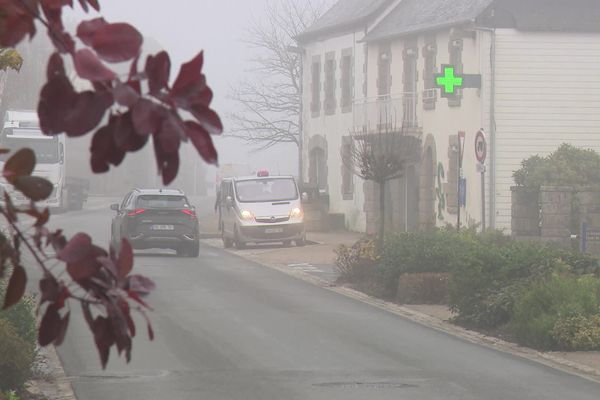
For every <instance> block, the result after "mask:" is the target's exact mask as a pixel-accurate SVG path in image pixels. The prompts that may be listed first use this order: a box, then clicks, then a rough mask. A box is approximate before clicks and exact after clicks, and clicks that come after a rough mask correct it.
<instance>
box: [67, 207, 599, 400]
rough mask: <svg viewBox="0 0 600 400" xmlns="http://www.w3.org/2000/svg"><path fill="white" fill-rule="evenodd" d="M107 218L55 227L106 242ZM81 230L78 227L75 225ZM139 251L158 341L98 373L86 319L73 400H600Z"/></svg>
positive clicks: (215, 271) (221, 261) (481, 351)
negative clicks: (149, 282) (151, 289)
mask: <svg viewBox="0 0 600 400" xmlns="http://www.w3.org/2000/svg"><path fill="white" fill-rule="evenodd" d="M110 218H111V212H110V211H109V210H108V209H102V210H96V211H89V212H87V213H75V214H67V215H64V216H61V217H59V218H58V219H57V220H56V222H55V224H56V225H60V226H63V227H65V228H66V230H67V232H68V233H69V234H71V233H73V232H74V231H75V229H84V230H86V231H88V232H90V233H93V236H94V240H95V241H96V242H98V243H101V244H102V245H106V244H107V243H108V233H109V226H110ZM82 221H85V223H84V226H82ZM200 252H201V255H200V257H199V258H198V259H191V258H177V257H174V256H172V255H169V254H165V252H154V253H153V252H151V251H150V252H143V253H138V254H137V257H136V262H135V272H136V273H141V274H145V275H147V276H149V277H151V278H152V279H154V280H155V282H156V284H157V286H158V289H157V290H156V292H155V293H154V294H153V295H152V296H151V297H150V298H149V302H150V303H151V305H152V306H153V307H154V308H155V311H154V312H153V313H151V319H152V322H153V325H154V330H155V333H156V338H155V341H154V342H149V341H148V339H147V335H146V330H145V327H144V325H143V320H141V319H138V320H137V322H138V335H137V336H136V338H135V339H134V345H133V360H132V362H131V363H130V364H129V365H126V364H125V363H124V361H123V360H121V359H117V358H116V355H115V354H114V352H113V353H112V354H111V361H110V362H109V366H108V368H107V370H106V371H102V370H101V368H100V363H99V359H98V355H97V352H96V349H95V347H94V346H93V340H92V337H91V334H90V333H89V331H88V329H87V327H86V326H85V323H84V321H83V319H82V318H81V315H75V316H73V317H72V318H71V326H70V330H69V332H68V335H67V338H66V340H65V343H64V344H63V346H62V347H61V348H59V354H60V356H61V358H62V360H63V362H64V365H65V370H66V372H67V374H68V375H69V376H70V377H71V378H72V380H73V387H74V389H75V392H76V394H77V396H78V398H79V399H80V400H96V399H98V400H99V399H102V400H104V399H128V400H138V399H144V400H147V399H194V400H196V399H210V400H213V399H228V400H236V399H244V400H250V399H252V400H254V399H255V400H283V399H286V400H287V399H289V400H292V399H322V400H335V399H344V400H349V399H357V400H358V399H361V400H363V399H423V400H425V399H426V400H434V399H461V400H469V399H473V400H474V399H478V400H481V399H503V400H504V399H556V400H559V399H560V400H564V399H571V400H573V399H589V400H592V399H594V400H595V399H598V395H599V394H600V385H598V384H595V383H592V382H589V381H586V380H584V379H582V378H579V377H575V376H570V375H568V374H565V373H562V372H559V371H555V370H553V369H550V368H547V367H544V366H541V365H538V364H535V363H532V362H528V361H525V360H522V359H519V358H516V357H513V356H510V355H507V354H504V353H500V352H496V351H494V350H490V349H487V348H483V347H480V346H477V345H473V344H470V343H467V342H464V341H462V340H460V339H457V338H455V337H451V336H448V335H446V334H443V333H440V332H437V331H434V330H431V329H428V328H425V327H422V326H419V325H417V324H415V323H412V322H410V321H407V320H404V319H402V318H400V317H398V316H396V315H393V314H390V313H387V312H385V311H382V310H380V309H377V308H374V307H371V306H369V305H366V304H363V303H361V302H358V301H355V300H352V299H349V298H346V297H343V296H341V295H338V294H335V293H332V292H329V291H327V290H325V289H322V288H318V287H315V286H312V285H310V284H307V283H305V282H302V281H299V280H296V279H294V278H291V277H289V276H287V275H284V274H282V273H280V272H277V271H274V270H271V269H268V268H265V267H262V266H260V265H256V264H253V263H251V262H248V261H245V260H243V259H241V258H238V257H236V256H235V255H231V254H228V253H225V252H223V251H221V250H219V249H215V248H208V247H202V248H201V250H200Z"/></svg>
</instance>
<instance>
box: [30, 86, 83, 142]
mask: <svg viewBox="0 0 600 400" xmlns="http://www.w3.org/2000/svg"><path fill="white" fill-rule="evenodd" d="M76 101H77V93H75V90H74V89H73V85H71V82H70V81H69V79H68V78H67V77H66V76H64V75H57V76H55V77H54V78H52V79H50V80H49V81H48V82H47V83H46V84H45V85H44V87H43V88H42V92H41V93H40V102H39V104H38V116H39V119H40V127H41V128H42V131H43V132H44V133H45V134H47V135H56V134H59V133H62V132H64V130H65V120H66V119H67V117H68V115H69V114H70V113H71V111H72V109H73V107H75V102H76Z"/></svg>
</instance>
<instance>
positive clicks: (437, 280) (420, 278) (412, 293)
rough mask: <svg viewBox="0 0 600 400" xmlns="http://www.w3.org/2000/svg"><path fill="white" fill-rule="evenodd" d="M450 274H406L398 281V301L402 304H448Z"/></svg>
mask: <svg viewBox="0 0 600 400" xmlns="http://www.w3.org/2000/svg"><path fill="white" fill-rule="evenodd" d="M449 280H450V274H448V273H445V272H422V273H406V274H402V275H400V279H399V280H398V294H397V296H396V301H397V302H398V303H400V304H446V303H447V301H448V282H449Z"/></svg>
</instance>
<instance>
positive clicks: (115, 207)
mask: <svg viewBox="0 0 600 400" xmlns="http://www.w3.org/2000/svg"><path fill="white" fill-rule="evenodd" d="M110 209H111V210H113V211H119V204H117V203H115V204H111V205H110Z"/></svg>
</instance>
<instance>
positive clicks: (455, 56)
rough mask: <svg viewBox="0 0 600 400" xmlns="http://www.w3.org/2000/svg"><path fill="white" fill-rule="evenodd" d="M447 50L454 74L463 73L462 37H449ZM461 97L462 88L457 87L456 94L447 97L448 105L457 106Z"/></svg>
mask: <svg viewBox="0 0 600 400" xmlns="http://www.w3.org/2000/svg"><path fill="white" fill-rule="evenodd" d="M448 51H449V52H450V65H453V66H454V69H455V71H456V74H457V75H459V74H462V73H463V62H462V51H463V41H462V39H450V43H449V44H448ZM461 99H462V89H458V90H457V92H456V95H455V96H454V97H451V98H449V99H448V106H450V107H459V106H460V104H461Z"/></svg>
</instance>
